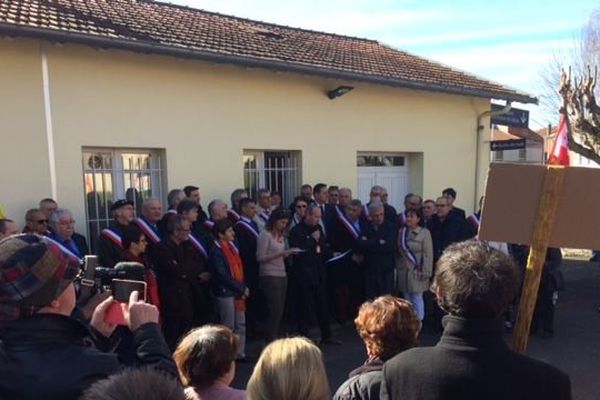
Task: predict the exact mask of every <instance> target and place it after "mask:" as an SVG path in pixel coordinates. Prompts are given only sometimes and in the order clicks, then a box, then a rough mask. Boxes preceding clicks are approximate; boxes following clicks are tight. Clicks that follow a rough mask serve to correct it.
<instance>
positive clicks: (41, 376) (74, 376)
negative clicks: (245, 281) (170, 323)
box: [0, 314, 177, 400]
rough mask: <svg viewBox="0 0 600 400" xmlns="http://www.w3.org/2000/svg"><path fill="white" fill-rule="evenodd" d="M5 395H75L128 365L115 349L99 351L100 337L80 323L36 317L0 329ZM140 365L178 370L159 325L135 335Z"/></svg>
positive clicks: (63, 398) (49, 398) (0, 391)
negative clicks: (113, 350)
mask: <svg viewBox="0 0 600 400" xmlns="http://www.w3.org/2000/svg"><path fill="white" fill-rule="evenodd" d="M0 339H1V340H2V343H1V345H0V359H1V358H4V360H5V361H4V362H3V363H2V368H0V370H1V371H2V373H1V374H0V398H1V399H25V400H26V399H36V400H38V399H44V400H53V399H57V400H59V399H60V400H69V399H77V398H79V396H80V395H81V393H82V391H83V390H85V389H86V388H87V387H89V386H90V385H91V384H92V383H94V382H95V381H97V380H99V379H103V378H106V377H108V376H109V375H111V374H114V373H117V372H119V371H120V370H121V369H122V368H123V367H124V365H123V364H122V363H121V361H120V359H119V356H118V355H117V354H114V353H106V352H102V351H100V350H99V349H98V346H97V345H98V344H99V341H98V337H97V336H94V334H93V333H92V332H90V331H89V330H88V329H87V327H86V326H85V325H83V324H81V323H79V322H78V321H76V320H74V319H72V318H69V317H65V316H61V315H56V314H37V315H36V316H33V317H30V318H26V319H23V320H19V321H16V322H12V323H8V324H3V325H2V326H1V327H0ZM134 346H135V354H136V360H135V362H136V363H137V364H139V365H155V366H156V367H157V368H159V369H161V370H164V371H165V372H167V373H168V374H170V375H172V376H173V377H177V369H176V367H175V364H174V363H173V360H172V359H171V355H170V354H171V353H170V351H169V348H168V347H167V345H166V343H165V341H164V339H163V337H162V335H161V333H160V329H159V327H158V325H157V324H153V323H148V324H145V325H142V326H141V327H140V328H139V329H138V330H137V331H136V332H135V333H134Z"/></svg>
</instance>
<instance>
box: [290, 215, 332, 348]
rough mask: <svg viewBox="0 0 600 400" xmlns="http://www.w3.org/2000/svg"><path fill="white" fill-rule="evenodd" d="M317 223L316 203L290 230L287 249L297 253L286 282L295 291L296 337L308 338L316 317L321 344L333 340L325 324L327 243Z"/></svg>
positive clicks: (319, 218)
mask: <svg viewBox="0 0 600 400" xmlns="http://www.w3.org/2000/svg"><path fill="white" fill-rule="evenodd" d="M320 220H321V208H320V207H319V206H318V205H316V204H310V205H309V206H308V208H307V210H306V215H305V216H304V219H303V220H302V221H301V222H300V223H299V224H297V225H296V226H294V227H293V228H292V230H291V231H290V236H289V243H290V247H297V248H299V249H300V252H299V253H298V254H296V255H294V258H293V265H292V266H291V267H290V270H289V279H290V283H292V284H293V285H294V286H295V287H296V288H297V296H298V330H299V332H300V334H301V335H303V336H308V331H309V327H310V322H311V321H312V320H313V317H314V315H315V314H316V316H317V320H318V323H319V328H320V329H321V341H322V342H323V343H332V342H334V341H333V340H332V339H331V327H330V325H329V312H328V307H327V296H326V294H325V266H324V260H323V258H324V256H325V253H326V252H327V244H326V242H325V237H324V235H323V231H322V227H321V225H320V224H319V222H320Z"/></svg>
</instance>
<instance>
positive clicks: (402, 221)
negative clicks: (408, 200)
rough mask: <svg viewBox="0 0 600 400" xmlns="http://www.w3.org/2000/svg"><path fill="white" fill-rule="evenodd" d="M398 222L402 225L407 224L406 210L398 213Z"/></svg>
mask: <svg viewBox="0 0 600 400" xmlns="http://www.w3.org/2000/svg"><path fill="white" fill-rule="evenodd" d="M398 223H399V224H400V226H404V225H406V210H404V211H402V212H401V213H400V214H398Z"/></svg>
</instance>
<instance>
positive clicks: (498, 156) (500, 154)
mask: <svg viewBox="0 0 600 400" xmlns="http://www.w3.org/2000/svg"><path fill="white" fill-rule="evenodd" d="M494 154H495V156H496V157H495V158H494V159H495V161H504V150H496V151H495V152H494Z"/></svg>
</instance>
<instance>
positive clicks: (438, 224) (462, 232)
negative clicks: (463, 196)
mask: <svg viewBox="0 0 600 400" xmlns="http://www.w3.org/2000/svg"><path fill="white" fill-rule="evenodd" d="M427 229H429V232H431V240H432V241H433V259H434V261H437V260H438V259H439V258H440V256H441V255H442V253H443V252H444V249H446V247H448V246H450V245H451V244H452V243H456V242H462V241H463V240H467V239H470V238H471V229H470V228H469V225H468V223H467V221H466V220H465V219H464V218H460V217H458V216H457V215H456V214H453V213H449V214H448V216H447V217H446V219H445V220H444V221H443V222H442V221H441V220H440V218H439V217H438V216H437V215H434V216H432V217H431V219H430V220H429V221H428V222H427Z"/></svg>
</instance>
